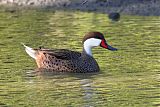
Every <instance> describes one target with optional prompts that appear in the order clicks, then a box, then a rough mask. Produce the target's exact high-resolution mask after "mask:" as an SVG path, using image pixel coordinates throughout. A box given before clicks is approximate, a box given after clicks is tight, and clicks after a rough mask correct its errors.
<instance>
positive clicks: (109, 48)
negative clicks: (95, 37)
mask: <svg viewBox="0 0 160 107" xmlns="http://www.w3.org/2000/svg"><path fill="white" fill-rule="evenodd" d="M100 46H101V47H103V48H106V49H108V50H111V51H117V49H116V48H114V47H112V46H110V45H108V44H107V43H106V41H105V40H102V42H101V44H100Z"/></svg>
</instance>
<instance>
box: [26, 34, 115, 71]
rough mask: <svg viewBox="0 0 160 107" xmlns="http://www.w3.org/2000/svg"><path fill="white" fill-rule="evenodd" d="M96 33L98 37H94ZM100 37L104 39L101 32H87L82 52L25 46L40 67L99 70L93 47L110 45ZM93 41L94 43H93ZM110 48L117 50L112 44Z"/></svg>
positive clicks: (64, 69)
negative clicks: (92, 50) (93, 54)
mask: <svg viewBox="0 0 160 107" xmlns="http://www.w3.org/2000/svg"><path fill="white" fill-rule="evenodd" d="M96 35H97V38H93V37H94V36H96ZM99 38H100V39H104V37H103V35H102V34H101V33H99V32H90V33H87V34H86V36H85V37H84V39H83V43H84V47H83V51H82V53H80V52H75V51H70V50H66V49H55V50H53V49H52V50H51V49H41V48H40V49H32V48H30V47H28V46H25V45H24V46H25V50H26V52H27V53H28V54H29V55H30V56H31V57H32V58H34V59H35V60H36V63H37V65H38V68H42V69H47V70H49V71H57V72H78V73H86V72H98V71H99V66H98V64H97V62H96V60H95V59H94V58H93V56H92V53H91V48H92V47H94V46H98V45H102V47H104V48H108V46H109V45H107V47H105V46H104V45H106V42H105V41H103V42H105V43H102V40H100V39H99ZM92 42H93V43H92ZM91 43H92V44H94V45H91ZM109 48H110V50H116V49H115V48H112V47H111V46H109ZM109 48H108V49H109Z"/></svg>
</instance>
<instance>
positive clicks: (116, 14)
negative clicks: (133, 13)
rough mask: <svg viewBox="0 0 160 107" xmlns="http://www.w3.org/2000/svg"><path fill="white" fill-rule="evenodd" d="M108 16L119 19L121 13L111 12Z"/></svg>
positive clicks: (113, 19) (115, 19)
mask: <svg viewBox="0 0 160 107" xmlns="http://www.w3.org/2000/svg"><path fill="white" fill-rule="evenodd" d="M108 18H109V19H111V20H112V21H119V19H120V14H119V13H117V12H113V13H109V15H108Z"/></svg>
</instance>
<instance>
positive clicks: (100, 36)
mask: <svg viewBox="0 0 160 107" xmlns="http://www.w3.org/2000/svg"><path fill="white" fill-rule="evenodd" d="M89 38H96V39H101V40H103V39H104V36H103V34H102V33H100V32H88V33H86V34H85V36H84V38H83V41H82V42H83V43H84V42H85V41H86V40H87V39H89Z"/></svg>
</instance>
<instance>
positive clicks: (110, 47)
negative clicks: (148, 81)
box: [107, 45, 117, 51]
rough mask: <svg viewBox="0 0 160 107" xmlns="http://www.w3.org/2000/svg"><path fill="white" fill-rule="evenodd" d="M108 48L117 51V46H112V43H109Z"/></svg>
mask: <svg viewBox="0 0 160 107" xmlns="http://www.w3.org/2000/svg"><path fill="white" fill-rule="evenodd" d="M107 49H108V50H111V51H117V48H114V47H112V46H110V45H108V48H107Z"/></svg>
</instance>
